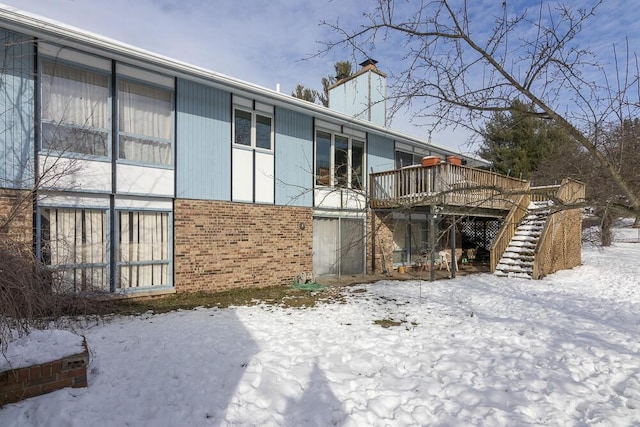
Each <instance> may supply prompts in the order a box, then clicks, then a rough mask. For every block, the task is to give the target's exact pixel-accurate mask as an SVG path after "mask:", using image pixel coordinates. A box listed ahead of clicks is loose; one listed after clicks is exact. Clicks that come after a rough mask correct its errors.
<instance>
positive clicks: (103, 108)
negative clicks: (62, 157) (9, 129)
mask: <svg viewBox="0 0 640 427" xmlns="http://www.w3.org/2000/svg"><path fill="white" fill-rule="evenodd" d="M108 99H109V79H108V77H107V76H105V75H102V74H97V73H94V72H91V71H87V70H82V69H78V68H74V67H70V66H67V65H63V64H57V63H53V62H48V61H43V63H42V147H43V148H49V149H54V150H56V151H60V152H74V153H82V154H91V155H97V156H107V155H108V147H109V141H108V139H109V108H108Z"/></svg>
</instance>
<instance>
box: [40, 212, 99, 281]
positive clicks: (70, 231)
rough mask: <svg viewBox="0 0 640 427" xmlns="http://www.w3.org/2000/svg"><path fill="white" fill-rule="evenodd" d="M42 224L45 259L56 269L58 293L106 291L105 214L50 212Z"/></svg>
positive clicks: (43, 215)
mask: <svg viewBox="0 0 640 427" xmlns="http://www.w3.org/2000/svg"><path fill="white" fill-rule="evenodd" d="M40 221H41V240H40V244H41V246H42V258H43V261H44V263H45V264H48V265H50V266H51V267H52V268H53V271H54V274H55V276H56V277H55V278H56V280H54V284H55V285H59V286H61V288H60V289H58V290H62V291H67V290H73V291H90V290H95V289H101V290H107V289H108V285H107V224H106V221H107V219H106V212H105V211H104V210H96V209H53V208H50V209H43V210H42V211H41V214H40Z"/></svg>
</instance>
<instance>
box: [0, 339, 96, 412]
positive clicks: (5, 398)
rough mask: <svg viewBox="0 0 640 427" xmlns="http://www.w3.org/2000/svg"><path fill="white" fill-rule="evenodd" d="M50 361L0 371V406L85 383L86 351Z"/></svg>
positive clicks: (87, 358)
mask: <svg viewBox="0 0 640 427" xmlns="http://www.w3.org/2000/svg"><path fill="white" fill-rule="evenodd" d="M84 348H85V350H84V351H83V352H82V353H79V354H74V355H72V356H68V357H65V358H62V359H59V360H55V361H53V362H47V363H42V364H39V365H33V366H27V367H24V368H18V369H11V370H9V371H4V372H0V406H2V405H5V404H7V403H13V402H18V401H20V400H24V399H28V398H30V397H34V396H39V395H41V394H45V393H50V392H52V391H56V390H60V389H62V388H65V387H74V388H78V387H87V365H88V364H89V352H88V350H87V345H86V342H85V343H84Z"/></svg>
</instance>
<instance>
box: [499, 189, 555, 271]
mask: <svg viewBox="0 0 640 427" xmlns="http://www.w3.org/2000/svg"><path fill="white" fill-rule="evenodd" d="M549 214H550V209H549V202H546V201H541V202H531V203H530V204H529V206H528V208H527V213H526V214H525V216H524V218H522V220H521V222H520V224H519V225H518V226H517V228H516V231H515V234H514V235H513V237H512V238H511V241H510V242H509V246H508V247H507V248H506V250H505V251H504V253H503V254H502V258H500V261H499V262H498V265H497V266H496V268H495V272H494V273H495V274H496V275H497V276H505V277H522V278H528V279H531V278H533V269H534V261H535V252H536V247H537V246H538V241H539V240H540V236H541V234H542V231H543V230H544V227H545V223H546V222H547V218H548V217H549Z"/></svg>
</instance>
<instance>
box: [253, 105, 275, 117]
mask: <svg viewBox="0 0 640 427" xmlns="http://www.w3.org/2000/svg"><path fill="white" fill-rule="evenodd" d="M273 110H274V107H273V105H268V104H263V103H262V102H256V111H260V112H262V113H267V114H268V115H270V116H273Z"/></svg>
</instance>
